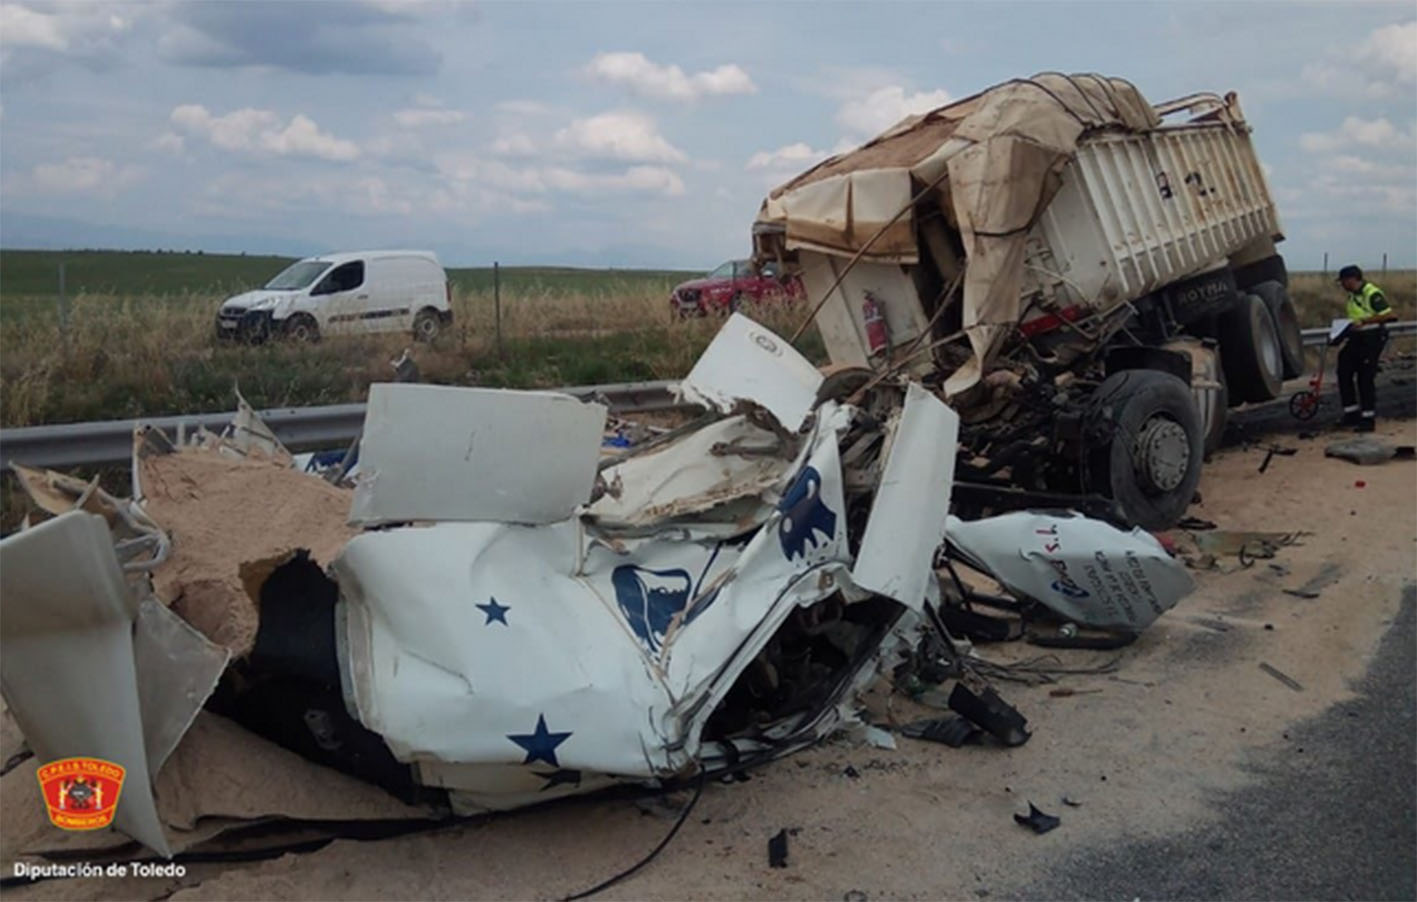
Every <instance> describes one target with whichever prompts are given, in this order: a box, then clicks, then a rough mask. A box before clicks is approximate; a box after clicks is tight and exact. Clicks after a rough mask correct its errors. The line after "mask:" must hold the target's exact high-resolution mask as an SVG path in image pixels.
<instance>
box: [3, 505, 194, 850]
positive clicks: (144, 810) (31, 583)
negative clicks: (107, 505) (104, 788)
mask: <svg viewBox="0 0 1417 902" xmlns="http://www.w3.org/2000/svg"><path fill="white" fill-rule="evenodd" d="M137 613H138V606H137V605H136V604H135V602H134V598H133V594H132V592H131V591H130V590H129V588H128V586H127V584H126V583H124V581H123V572H122V570H120V569H119V566H118V559H117V558H116V557H114V554H113V537H112V536H111V535H110V534H109V531H108V524H107V523H106V522H104V519H103V518H102V517H99V516H96V515H94V514H90V513H86V512H83V511H77V510H76V511H70V512H69V513H67V514H63V515H61V516H58V517H55V518H53V519H52V520H46V521H45V522H43V523H41V524H40V525H38V526H36V527H33V528H32V529H27V530H24V531H23V532H19V533H16V534H15V535H12V536H10V537H9V538H7V539H5V540H4V541H3V542H0V691H3V693H4V696H5V704H6V705H8V706H9V709H10V711H11V713H12V714H13V715H14V717H15V720H16V721H17V722H18V723H19V725H20V729H21V731H22V732H23V733H24V735H25V740H26V741H27V742H28V743H29V745H30V747H31V748H33V749H34V752H35V755H36V756H37V757H38V758H39V760H40V762H41V763H48V762H50V761H55V760H58V759H61V758H73V757H90V758H99V759H102V760H104V761H109V762H112V763H114V764H117V765H119V766H121V767H122V768H123V769H124V771H125V774H124V784H123V787H122V789H123V791H122V793H121V794H120V796H119V801H118V810H117V813H116V815H115V817H114V820H113V824H114V826H116V827H117V828H118V829H119V830H122V831H123V832H124V833H126V834H128V835H129V836H131V837H133V838H134V839H136V840H138V841H139V842H141V843H143V844H144V845H146V846H147V847H148V848H150V849H152V850H154V851H155V852H157V853H158V854H160V855H163V856H167V857H170V856H171V854H172V852H171V850H170V847H169V846H168V843H167V836H166V834H164V833H163V829H162V822H161V820H160V819H159V817H158V813H157V806H156V803H155V802H154V801H153V794H152V780H151V777H152V774H151V773H150V771H149V770H148V763H147V762H148V750H147V746H146V742H145V738H144V735H143V722H142V713H141V701H140V696H139V692H138V684H137V671H136V665H135V663H134V658H133V622H134V620H135V619H136V618H137Z"/></svg>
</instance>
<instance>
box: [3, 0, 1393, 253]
mask: <svg viewBox="0 0 1417 902" xmlns="http://www.w3.org/2000/svg"><path fill="white" fill-rule="evenodd" d="M1044 70H1061V71H1066V72H1076V71H1099V72H1102V73H1105V74H1110V75H1120V76H1123V77H1126V78H1128V79H1130V80H1131V81H1133V82H1134V83H1135V84H1136V85H1137V86H1138V87H1140V88H1141V90H1142V91H1143V92H1144V93H1145V94H1146V95H1147V96H1148V97H1149V98H1150V99H1151V100H1152V101H1154V102H1159V101H1162V100H1165V99H1169V98H1171V97H1175V96H1178V95H1181V94H1186V93H1190V92H1193V91H1198V90H1213V91H1220V92H1224V91H1227V90H1236V91H1238V92H1239V93H1240V97H1241V102H1242V104H1243V106H1244V109H1245V111H1246V114H1247V116H1248V118H1249V120H1250V122H1251V123H1252V124H1253V126H1254V128H1255V140H1256V143H1257V145H1258V148H1259V151H1260V154H1261V157H1262V159H1263V160H1264V161H1265V163H1266V164H1267V166H1268V167H1269V170H1270V175H1271V180H1272V186H1273V188H1274V191H1275V195H1276V198H1277V200H1278V202H1279V206H1280V213H1281V216H1282V218H1283V221H1284V223H1285V226H1286V231H1287V233H1288V235H1289V240H1288V242H1287V244H1286V245H1285V246H1284V247H1283V248H1282V250H1283V251H1284V252H1285V253H1286V255H1287V256H1288V257H1289V258H1290V265H1291V266H1292V267H1295V268H1317V267H1318V265H1319V264H1320V262H1321V259H1322V255H1323V253H1324V252H1325V251H1328V252H1329V253H1330V254H1331V259H1332V261H1339V260H1342V261H1348V260H1357V261H1360V262H1362V263H1365V264H1368V265H1376V264H1377V263H1378V261H1379V259H1380V258H1381V255H1382V253H1384V252H1386V253H1388V254H1389V255H1390V261H1391V263H1392V264H1393V265H1407V266H1411V265H1413V264H1414V263H1417V259H1415V258H1417V16H1414V7H1413V4H1412V3H1411V2H1410V0H1408V2H1400V3H1391V4H1384V3H1349V2H1335V3H1319V4H1297V3H1286V4H1280V3H1260V2H1252V3H1240V2H1228V3H1214V4H1208V3H1201V2H1174V3H1167V2H1153V3H1121V2H1116V3H1078V2H1067V3H1064V2H1037V3H1027V4H1026V3H1009V2H992V3H979V4H974V3H947V2H934V3H927V4H914V3H874V4H865V3H807V2H797V3H755V4H751V5H735V4H729V3H714V4H682V3H668V2H663V3H638V4H609V3H598V2H577V3H564V4H562V3H535V2H503V3H473V2H458V3H452V2H437V0H433V2H427V3H404V2H390V0H366V2H352V0H351V2H337V0H324V2H316V0H306V2H277V3H266V2H259V0H249V2H220V0H199V2H187V3H179V2H171V0H153V2H148V3H142V4H125V3H109V2H99V0H93V2H82V3H72V4H44V3H39V2H28V0H27V2H19V3H16V2H3V3H0V244H3V245H4V246H7V247H24V246H74V245H88V246H110V247H152V246H166V247H178V248H181V247H192V248H196V247H203V248H205V249H208V250H248V251H253V252H256V251H259V252H288V253H305V252H317V251H320V250H328V249H338V248H352V247H368V246H410V245H412V246H420V247H431V248H433V249H435V250H437V251H438V252H439V254H440V255H441V256H442V257H443V259H444V260H445V262H448V263H451V264H455V265H478V264H483V263H488V262H490V261H491V260H493V259H500V260H502V261H503V262H505V263H563V264H578V265H613V266H672V267H708V266H712V265H713V264H715V263H717V262H719V261H720V260H722V259H726V258H728V257H730V256H735V255H742V254H744V253H745V252H746V250H747V248H748V245H749V240H748V235H749V226H750V224H751V221H752V218H753V215H754V213H755V212H756V210H757V207H758V204H759V202H760V201H761V199H762V197H763V195H764V193H765V192H766V190H767V189H769V188H770V187H772V186H773V185H774V184H776V183H778V182H781V181H783V180H785V179H786V178H788V177H790V176H791V175H793V174H795V173H796V172H798V171H801V170H802V169H804V168H806V167H807V166H808V165H810V164H812V163H814V162H815V161H817V160H818V159H820V158H821V157H823V156H825V155H827V154H830V153H833V152H836V151H838V150H840V149H843V148H846V147H849V146H852V145H854V144H856V143H859V142H860V141H862V140H864V139H866V138H868V137H870V136H871V135H873V134H874V133H876V132H878V131H879V130H881V129H883V128H885V127H887V126H889V125H890V124H891V123H893V122H894V121H895V120H897V119H898V118H900V117H901V116H903V115H905V114H908V113H912V112H916V111H920V110H925V109H929V108H931V107H934V106H938V105H940V104H942V103H944V102H947V101H948V100H949V99H951V98H959V97H963V96H966V95H968V94H971V93H973V92H975V91H977V90H979V89H981V88H984V87H987V86H988V85H990V84H993V83H996V82H999V81H1002V80H1005V79H1008V78H1011V77H1015V76H1019V75H1028V74H1032V73H1034V72H1038V71H1044ZM1334 265H1336V263H1335V264H1334Z"/></svg>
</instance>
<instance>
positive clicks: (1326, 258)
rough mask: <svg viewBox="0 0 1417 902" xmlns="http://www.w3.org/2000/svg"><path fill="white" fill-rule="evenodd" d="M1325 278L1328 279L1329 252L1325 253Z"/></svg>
mask: <svg viewBox="0 0 1417 902" xmlns="http://www.w3.org/2000/svg"><path fill="white" fill-rule="evenodd" d="M1324 278H1328V251H1324Z"/></svg>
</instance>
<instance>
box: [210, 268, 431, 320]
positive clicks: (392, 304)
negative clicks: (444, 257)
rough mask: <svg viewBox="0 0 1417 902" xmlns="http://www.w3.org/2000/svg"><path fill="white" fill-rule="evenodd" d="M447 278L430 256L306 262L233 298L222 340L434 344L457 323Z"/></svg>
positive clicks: (225, 307)
mask: <svg viewBox="0 0 1417 902" xmlns="http://www.w3.org/2000/svg"><path fill="white" fill-rule="evenodd" d="M451 301H452V289H451V287H450V286H449V284H448V276H447V273H445V272H443V267H442V266H441V265H439V263H438V258H437V257H436V256H435V255H434V254H433V253H432V252H431V251H359V252H354V253H346V254H325V255H323V256H320V257H308V258H306V259H304V260H301V261H299V262H298V263H292V264H290V266H288V267H286V268H285V269H284V270H283V271H282V272H281V273H280V275H278V276H276V277H275V278H274V279H271V280H270V281H269V282H267V283H266V287H265V288H261V289H258V290H256V291H248V292H245V293H244V294H238V295H237V296H236V297H234V298H228V299H227V300H226V301H224V302H223V303H222V305H221V309H220V310H218V311H217V317H216V332H217V337H218V338H240V339H243V340H246V341H262V340H264V339H266V338H268V337H270V336H273V335H275V336H285V337H288V338H291V339H294V340H296V341H319V340H320V337H321V336H322V335H349V334H356V333H368V332H412V333H413V335H414V337H415V338H418V339H420V340H422V341H431V340H432V339H433V338H435V337H436V336H437V335H438V333H439V332H441V331H442V330H443V328H444V327H445V326H447V325H449V324H451V323H452V321H453V310H452V307H451V304H450V302H451Z"/></svg>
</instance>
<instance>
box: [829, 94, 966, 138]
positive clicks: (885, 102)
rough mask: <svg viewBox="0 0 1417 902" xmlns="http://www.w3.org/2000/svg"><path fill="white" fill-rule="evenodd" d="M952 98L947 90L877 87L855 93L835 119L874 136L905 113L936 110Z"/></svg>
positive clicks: (855, 132) (907, 114) (857, 132)
mask: <svg viewBox="0 0 1417 902" xmlns="http://www.w3.org/2000/svg"><path fill="white" fill-rule="evenodd" d="M949 102H950V95H949V93H948V92H947V91H944V90H937V91H916V92H915V93H913V94H911V93H907V92H906V90H905V88H903V87H901V86H900V85H887V86H885V87H882V88H877V89H875V90H874V91H871V92H870V93H869V94H866V95H864V96H858V97H853V98H851V99H848V100H847V101H846V102H845V103H843V104H842V105H841V108H840V109H838V110H837V112H836V121H837V123H838V124H839V125H841V126H842V127H843V128H845V129H846V130H847V131H849V132H851V133H852V134H855V135H862V136H872V135H876V134H878V133H880V132H883V131H885V130H886V129H888V128H890V127H891V126H892V125H895V124H896V123H897V122H899V121H900V120H902V119H904V118H905V117H906V116H911V115H914V114H916V113H923V112H926V111H927V110H933V109H935V108H936V107H941V106H944V105H945V104H947V103H949Z"/></svg>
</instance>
